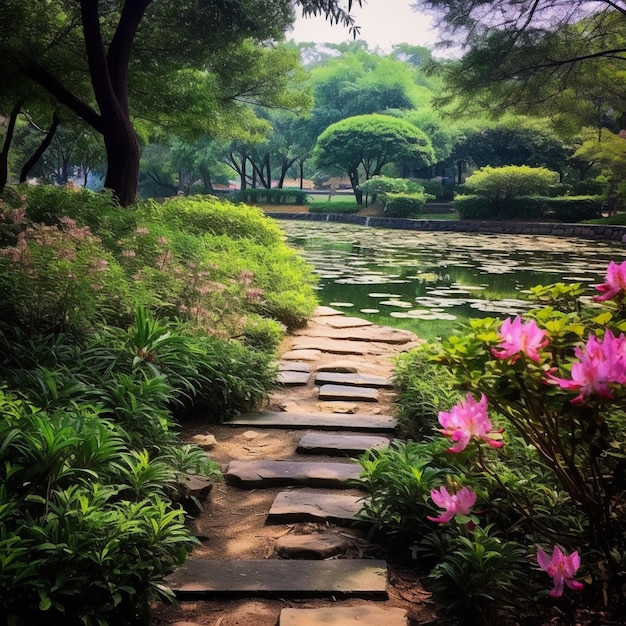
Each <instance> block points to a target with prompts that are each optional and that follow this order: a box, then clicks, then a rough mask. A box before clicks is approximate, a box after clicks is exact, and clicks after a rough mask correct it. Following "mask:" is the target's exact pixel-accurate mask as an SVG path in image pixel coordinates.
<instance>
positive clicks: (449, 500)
mask: <svg viewBox="0 0 626 626" xmlns="http://www.w3.org/2000/svg"><path fill="white" fill-rule="evenodd" d="M430 497H431V498H432V499H433V502H434V503H435V504H436V505H437V506H438V507H439V508H441V509H444V511H443V513H442V514H441V515H440V516H439V517H431V516H430V515H428V516H427V517H426V519H429V520H430V521H431V522H437V523H438V524H445V523H446V522H449V521H450V520H451V519H452V518H453V517H455V516H456V515H469V514H470V513H471V511H472V507H473V506H474V504H475V502H476V492H474V491H472V490H471V489H468V488H467V487H463V488H462V489H459V491H457V492H456V493H452V494H451V493H449V492H448V490H447V489H446V488H445V487H441V488H440V489H439V490H437V489H433V490H432V491H431V492H430Z"/></svg>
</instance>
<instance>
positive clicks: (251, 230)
mask: <svg viewBox="0 0 626 626" xmlns="http://www.w3.org/2000/svg"><path fill="white" fill-rule="evenodd" d="M276 191H281V190H276ZM302 193H304V192H302ZM146 208H147V210H146V211H145V212H144V214H145V215H146V217H147V218H150V217H152V218H153V217H154V215H155V213H157V212H158V214H160V215H162V217H163V220H165V221H166V223H167V224H168V226H169V228H170V229H171V230H173V229H174V228H178V229H180V230H182V231H183V232H187V233H192V234H195V235H204V234H210V235H214V236H221V235H226V236H228V237H230V238H232V239H244V238H245V239H250V240H251V241H255V242H257V243H259V244H262V245H265V246H272V245H275V244H278V243H280V242H281V241H282V239H283V237H282V232H281V230H280V228H279V227H278V226H277V225H276V223H275V222H274V221H273V220H271V219H269V218H267V217H265V215H264V214H263V212H262V211H261V210H260V209H257V208H254V207H249V206H246V205H244V204H233V203H232V202H228V201H227V200H220V199H218V198H216V197H215V196H191V197H187V198H180V197H177V198H173V199H171V200H167V201H165V202H164V203H163V204H162V205H155V204H154V203H148V204H147V207H146Z"/></svg>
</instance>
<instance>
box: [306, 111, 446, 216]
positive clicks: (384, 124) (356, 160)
mask: <svg viewBox="0 0 626 626" xmlns="http://www.w3.org/2000/svg"><path fill="white" fill-rule="evenodd" d="M314 156H315V160H316V162H317V164H318V165H319V166H320V167H323V168H330V169H336V170H339V171H341V172H344V173H345V174H347V175H348V176H349V177H350V182H351V184H352V188H353V190H354V194H355V197H356V199H357V203H358V204H361V203H362V201H363V196H362V192H361V190H360V189H359V181H360V177H361V174H362V175H363V176H364V179H365V180H368V179H369V178H371V177H372V176H378V175H379V174H380V173H381V170H382V168H383V167H384V166H385V165H387V164H389V163H397V164H403V163H410V164H411V165H412V166H414V167H416V168H421V167H424V166H425V165H430V164H431V163H432V162H433V160H434V152H433V148H432V146H431V144H430V141H429V139H428V137H427V136H426V135H425V134H424V133H423V132H422V131H421V130H420V129H419V128H416V127H415V126H413V125H412V124H410V123H409V122H406V121H405V120H401V119H397V118H395V117H390V116H388V115H381V114H378V113H374V114H371V115H357V116H355V117H349V118H347V119H344V120H341V121H340V122H336V123H335V124H332V125H331V126H329V127H328V128H327V129H326V130H325V131H324V132H323V133H322V134H321V135H320V137H319V138H318V140H317V144H316V146H315V151H314Z"/></svg>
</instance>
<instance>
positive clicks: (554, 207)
mask: <svg viewBox="0 0 626 626" xmlns="http://www.w3.org/2000/svg"><path fill="white" fill-rule="evenodd" d="M602 203H603V198H602V197H601V196H564V197H562V198H550V199H549V201H548V202H546V206H547V208H548V210H549V212H550V215H551V216H552V217H553V218H554V219H555V220H558V221H559V222H568V223H575V222H581V221H583V220H591V219H595V218H598V217H601V216H602Z"/></svg>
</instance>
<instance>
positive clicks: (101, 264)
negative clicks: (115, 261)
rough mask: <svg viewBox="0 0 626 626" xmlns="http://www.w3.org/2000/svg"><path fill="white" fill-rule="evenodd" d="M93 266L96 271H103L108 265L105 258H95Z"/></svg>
mask: <svg viewBox="0 0 626 626" xmlns="http://www.w3.org/2000/svg"><path fill="white" fill-rule="evenodd" d="M94 266H95V270H96V272H105V271H106V270H107V269H108V267H109V262H108V261H107V260H106V259H96V262H95V264H94Z"/></svg>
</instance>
